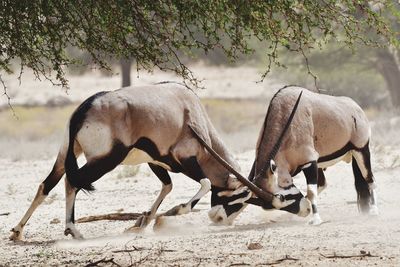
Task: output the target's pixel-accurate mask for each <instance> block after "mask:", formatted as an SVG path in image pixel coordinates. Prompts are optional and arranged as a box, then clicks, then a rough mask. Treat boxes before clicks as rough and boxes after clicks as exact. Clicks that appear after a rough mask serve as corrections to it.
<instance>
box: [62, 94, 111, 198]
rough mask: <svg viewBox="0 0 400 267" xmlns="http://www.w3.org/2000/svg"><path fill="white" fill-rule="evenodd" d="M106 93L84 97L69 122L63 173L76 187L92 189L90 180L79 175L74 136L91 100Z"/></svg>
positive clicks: (79, 127) (84, 117)
mask: <svg viewBox="0 0 400 267" xmlns="http://www.w3.org/2000/svg"><path fill="white" fill-rule="evenodd" d="M106 93H107V92H99V93H97V94H95V95H92V96H91V97H89V98H88V99H86V100H85V101H84V102H83V103H82V104H81V105H80V106H79V107H78V108H77V109H76V110H75V112H74V113H73V114H72V116H71V120H70V122H69V141H68V150H67V155H66V159H65V173H66V175H67V179H68V182H69V183H70V184H71V185H72V186H74V187H76V188H78V189H84V190H88V191H92V190H94V187H93V186H92V184H91V182H88V179H87V178H86V179H85V177H82V175H80V173H79V172H80V169H79V167H78V162H77V160H76V157H75V154H74V143H75V137H76V135H77V134H78V132H79V130H80V129H81V127H82V124H83V122H84V120H85V119H86V113H87V111H88V110H89V109H90V108H91V106H92V103H93V101H94V100H95V99H96V98H97V97H99V96H102V95H104V94H106ZM86 165H87V164H86ZM86 165H85V166H86ZM85 166H84V167H85Z"/></svg>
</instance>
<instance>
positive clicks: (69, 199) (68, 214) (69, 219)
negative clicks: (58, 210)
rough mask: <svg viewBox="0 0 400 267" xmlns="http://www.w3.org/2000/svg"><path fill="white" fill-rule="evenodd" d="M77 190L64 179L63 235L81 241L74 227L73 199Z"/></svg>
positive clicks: (81, 237)
mask: <svg viewBox="0 0 400 267" xmlns="http://www.w3.org/2000/svg"><path fill="white" fill-rule="evenodd" d="M78 191H79V190H77V189H76V188H75V187H73V186H71V185H70V183H69V182H68V179H67V178H65V230H64V235H66V236H68V235H71V236H72V237H73V238H74V239H83V235H82V234H81V233H80V232H79V231H78V230H77V229H76V227H75V199H76V194H77V193H78Z"/></svg>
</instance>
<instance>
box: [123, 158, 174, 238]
mask: <svg viewBox="0 0 400 267" xmlns="http://www.w3.org/2000/svg"><path fill="white" fill-rule="evenodd" d="M149 166H150V169H151V170H152V171H153V172H154V174H155V175H156V176H157V177H158V179H160V181H161V182H162V188H161V191H160V193H159V195H158V197H157V199H156V201H155V202H154V203H153V205H152V206H151V209H150V211H148V212H145V213H144V214H143V216H141V217H140V218H138V219H137V220H136V223H135V225H134V226H133V227H131V228H129V229H127V231H134V230H136V229H141V228H145V227H146V226H147V225H148V224H149V223H150V222H151V220H153V219H154V218H155V215H156V212H157V210H158V208H159V206H160V205H161V203H162V201H163V200H164V198H165V197H166V196H167V195H168V194H169V193H170V192H171V190H172V182H171V177H170V176H169V174H168V171H167V170H165V169H164V168H162V167H160V166H157V165H155V164H152V163H149Z"/></svg>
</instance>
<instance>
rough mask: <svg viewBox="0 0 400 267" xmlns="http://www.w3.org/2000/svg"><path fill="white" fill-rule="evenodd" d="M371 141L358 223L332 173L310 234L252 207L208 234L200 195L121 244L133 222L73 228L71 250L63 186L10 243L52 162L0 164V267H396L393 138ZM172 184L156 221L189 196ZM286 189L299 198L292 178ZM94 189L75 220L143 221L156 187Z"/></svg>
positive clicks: (82, 198) (399, 242)
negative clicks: (374, 190) (369, 204)
mask: <svg viewBox="0 0 400 267" xmlns="http://www.w3.org/2000/svg"><path fill="white" fill-rule="evenodd" d="M16 94H19V93H16ZM255 95H257V94H255ZM49 98H51V97H48V98H47V99H49ZM78 98H79V97H78ZM39 99H41V101H43V99H46V97H43V99H42V98H39ZM21 101H22V102H21V103H23V100H21ZM374 125H375V124H374ZM376 125H377V126H376V127H381V125H380V124H376ZM397 129H398V128H397ZM377 132H379V134H380V136H379V138H378V139H379V140H385V138H386V140H388V139H391V140H388V142H386V143H388V144H385V145H382V143H375V144H373V146H372V163H373V170H374V175H375V178H376V180H377V184H378V200H379V202H378V205H379V209H380V215H379V216H376V217H371V216H367V215H361V214H359V213H358V210H357V205H356V192H355V189H354V185H353V184H354V179H353V175H352V170H351V165H350V164H345V163H339V164H337V165H336V166H334V167H331V168H329V169H328V170H327V172H326V177H327V182H328V187H327V189H326V190H325V191H323V192H322V194H321V195H320V196H319V211H320V214H321V217H322V219H323V220H324V223H323V224H321V225H319V226H310V225H308V224H307V221H308V220H309V219H310V218H299V217H296V216H294V215H290V214H287V213H284V212H280V211H263V210H262V209H261V208H259V207H254V206H248V207H247V208H246V209H245V210H244V212H243V213H242V214H241V215H240V216H239V217H238V218H237V219H236V221H235V223H234V225H232V226H216V225H212V224H211V222H210V220H209V219H208V215H207V212H208V210H209V208H210V195H209V194H208V195H206V196H205V197H204V198H203V199H202V200H201V201H200V202H199V203H198V205H197V206H196V208H197V209H198V212H193V213H191V214H188V215H183V216H179V217H172V218H168V219H166V220H165V221H164V224H163V225H162V226H161V227H160V228H158V229H153V227H152V226H153V225H150V226H149V228H148V229H147V230H146V231H145V232H144V233H141V234H133V233H130V234H126V233H123V232H124V230H125V229H126V228H128V227H130V226H132V225H133V224H134V222H126V221H125V222H122V221H118V222H115V221H99V222H90V223H83V224H78V225H77V227H78V229H79V230H80V231H81V233H82V234H83V235H84V237H85V240H83V241H75V240H72V239H71V238H70V237H65V236H64V235H63V232H64V213H65V204H64V185H63V183H62V182H60V183H59V184H58V185H57V186H56V188H55V189H54V190H53V191H52V192H51V193H50V195H49V196H48V198H47V199H46V201H45V204H43V205H42V206H40V207H39V208H38V210H37V211H36V212H35V213H34V214H33V216H32V218H31V219H30V221H29V222H28V224H27V225H26V227H25V232H24V241H20V242H12V241H9V240H8V237H9V235H10V232H9V230H10V229H11V228H12V227H14V226H15V225H16V224H17V223H18V221H19V220H20V218H21V217H22V216H23V213H24V212H25V211H26V209H27V208H28V206H29V204H30V202H31V201H32V199H33V197H34V195H35V193H36V190H37V186H38V185H39V183H40V182H41V181H42V180H43V179H44V178H45V177H46V175H47V174H48V172H49V171H50V170H51V167H52V164H53V160H54V158H55V153H53V154H51V156H49V157H48V159H36V158H34V157H33V158H30V159H29V158H25V157H20V158H19V159H15V158H9V157H2V158H0V266H49V265H53V266H58V265H63V266H85V265H88V264H90V263H96V262H98V261H102V260H103V262H98V263H97V265H98V266H112V265H117V264H118V265H121V266H129V265H132V266H136V265H140V266H262V265H280V266H289V265H290V266H352V265H360V266H400V209H399V203H400V194H399V193H398V192H400V183H399V180H398V179H399V177H398V176H399V174H400V150H399V148H398V146H396V145H394V144H398V143H397V142H393V139H396V138H397V140H399V139H400V138H399V137H398V136H397V134H396V132H397V133H398V131H396V132H395V133H393V132H392V134H391V135H390V136H389V135H384V134H387V133H388V132H389V131H385V130H382V129H380V131H378V129H377V128H376V129H375V130H374V129H373V134H374V133H377ZM251 138H253V137H251ZM40 144H43V142H42V143H40ZM16 146H17V145H16ZM23 147H24V142H23V141H21V143H20V144H19V147H15V149H16V150H20V151H22V152H21V153H23ZM7 149H13V148H12V147H7ZM43 149H46V148H45V147H44V148H43ZM3 155H4V153H3ZM236 157H237V159H238V161H239V163H240V165H241V167H242V173H243V174H247V173H248V172H249V170H250V167H251V164H252V160H253V159H254V150H247V151H244V152H240V153H236ZM172 180H173V184H174V189H173V190H172V192H171V194H170V195H168V197H167V198H166V200H165V201H164V202H163V204H162V205H161V207H160V211H165V210H167V209H169V208H171V207H172V206H174V205H177V204H180V203H183V202H186V201H187V200H189V199H190V198H191V197H192V196H193V195H194V194H195V193H196V191H197V190H198V188H199V185H198V184H196V183H195V182H193V181H191V180H190V179H188V178H187V177H185V176H183V175H176V174H172ZM295 183H296V185H298V187H299V188H300V189H302V190H303V191H305V189H306V187H305V179H304V177H303V176H302V175H298V177H297V178H296V179H295ZM95 187H96V189H97V190H96V191H95V192H94V193H92V194H85V193H79V195H78V198H77V202H76V217H77V218H80V217H83V216H89V215H98V214H105V213H114V212H142V211H145V210H147V209H148V208H149V207H150V205H151V204H152V202H153V201H154V200H155V198H156V196H157V193H158V191H159V190H160V188H161V185H160V182H159V181H158V179H157V178H156V177H155V176H154V175H153V174H152V173H151V171H150V170H149V169H148V168H147V166H141V167H140V169H139V171H134V172H128V174H126V169H124V167H122V166H121V167H118V168H117V169H115V170H114V171H112V172H111V173H109V174H107V175H106V176H105V177H104V178H102V179H100V180H99V181H98V182H96V183H95ZM95 265H96V264H92V266H95Z"/></svg>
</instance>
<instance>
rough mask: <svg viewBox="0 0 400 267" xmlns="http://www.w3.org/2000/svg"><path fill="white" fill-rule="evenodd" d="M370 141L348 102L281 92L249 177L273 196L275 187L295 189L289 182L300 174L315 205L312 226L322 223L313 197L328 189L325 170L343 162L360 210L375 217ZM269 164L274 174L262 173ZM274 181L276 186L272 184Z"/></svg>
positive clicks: (294, 89)
mask: <svg viewBox="0 0 400 267" xmlns="http://www.w3.org/2000/svg"><path fill="white" fill-rule="evenodd" d="M301 92H302V97H301V101H300V102H299V105H298V108H297V111H296V114H295V115H294V117H293V120H292V122H291V123H290V125H289V127H288V128H287V130H286V133H285V135H284V137H283V139H282V140H281V142H278V141H277V140H278V137H279V136H280V134H281V133H282V131H283V124H284V123H283V122H284V121H287V118H288V116H289V114H288V113H289V112H290V110H291V108H292V107H293V105H294V104H295V102H296V99H297V98H298V96H299V94H300V93H301ZM369 140H370V126H369V123H368V120H367V118H366V116H365V114H364V112H363V111H362V109H361V108H360V107H359V106H358V105H357V104H356V103H355V102H354V101H353V100H351V99H350V98H348V97H335V96H329V95H323V94H318V93H314V92H311V91H309V90H307V89H304V88H299V87H287V88H283V89H281V90H279V91H278V93H277V94H276V95H275V96H274V97H273V99H272V100H271V103H270V105H269V108H268V112H267V115H266V119H265V122H264V125H263V128H262V130H261V133H260V135H259V139H258V143H257V150H256V160H255V163H254V165H253V171H252V174H251V176H250V178H251V179H252V180H254V181H255V184H256V185H258V186H259V187H261V188H263V189H264V190H266V191H270V192H274V191H276V190H277V189H275V188H273V187H275V186H279V187H280V188H287V187H290V186H291V185H293V181H292V177H293V176H295V175H296V174H297V173H298V172H300V171H303V172H304V174H305V176H306V178H307V185H308V189H307V197H308V198H309V199H310V201H311V203H312V205H313V219H312V220H311V222H310V223H311V224H320V223H321V222H322V221H321V219H320V217H319V214H318V212H317V200H316V197H317V194H318V191H321V190H322V189H323V188H324V187H325V186H326V184H325V177H324V174H323V169H324V168H327V167H329V166H332V165H334V164H336V163H337V162H338V161H341V160H344V161H346V162H351V161H353V171H354V176H355V184H356V189H357V193H358V203H359V207H360V209H361V211H368V210H369V208H370V207H371V208H372V209H371V212H376V211H377V208H376V200H375V196H374V190H373V189H374V186H375V184H374V179H373V175H372V171H371V163H370V154H369V148H368V145H369ZM277 142H278V143H279V144H277ZM272 160H274V161H275V164H276V167H277V170H276V172H275V173H274V172H265V171H264V170H265V165H266V164H267V165H269V164H270V163H271V162H273V161H272ZM272 169H275V167H274V168H272ZM274 174H276V175H274ZM276 176H277V177H276ZM274 179H277V180H278V183H275V182H273V181H274Z"/></svg>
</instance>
